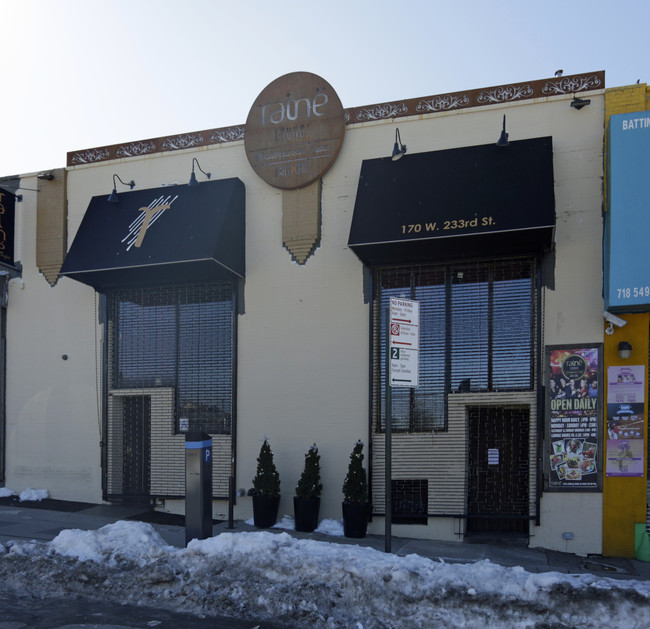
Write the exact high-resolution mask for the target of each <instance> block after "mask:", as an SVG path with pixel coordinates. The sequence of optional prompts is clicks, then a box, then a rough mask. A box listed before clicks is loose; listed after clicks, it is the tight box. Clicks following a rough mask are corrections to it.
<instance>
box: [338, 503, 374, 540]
mask: <svg viewBox="0 0 650 629" xmlns="http://www.w3.org/2000/svg"><path fill="white" fill-rule="evenodd" d="M367 529H368V503H367V502H351V503H347V502H344V503H343V533H344V535H345V536H346V537H355V538H359V537H365V536H366V530H367Z"/></svg>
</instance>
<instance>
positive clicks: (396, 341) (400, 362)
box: [384, 297, 420, 553]
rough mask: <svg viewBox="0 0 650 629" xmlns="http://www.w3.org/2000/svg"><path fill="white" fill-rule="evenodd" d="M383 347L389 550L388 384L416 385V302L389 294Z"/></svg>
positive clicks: (390, 419)
mask: <svg viewBox="0 0 650 629" xmlns="http://www.w3.org/2000/svg"><path fill="white" fill-rule="evenodd" d="M386 319H387V321H388V330H387V332H388V334H387V342H386V345H387V349H386V379H387V383H386V384H387V386H386V441H385V446H386V449H385V462H386V472H385V478H386V490H385V507H384V522H385V532H384V538H385V539H384V541H385V550H386V552H387V553H389V552H391V536H392V535H391V526H392V511H393V505H392V502H393V496H392V487H391V485H392V456H391V450H392V443H391V442H392V431H393V412H392V395H391V389H392V387H411V388H415V387H417V386H418V381H419V377H418V375H419V365H420V302H418V301H411V300H408V299H398V298H396V297H391V299H390V307H389V309H388V316H387V317H386Z"/></svg>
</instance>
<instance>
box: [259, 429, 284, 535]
mask: <svg viewBox="0 0 650 629" xmlns="http://www.w3.org/2000/svg"><path fill="white" fill-rule="evenodd" d="M279 507H280V474H279V473H278V470H277V469H276V467H275V463H274V462H273V452H272V451H271V446H270V445H269V440H268V439H267V438H266V437H265V438H264V443H263V444H262V447H261V448H260V455H259V457H257V473H256V474H255V478H253V521H254V523H255V526H257V527H258V528H261V529H267V528H269V527H271V526H273V525H274V524H275V523H276V521H277V519H278V509H279Z"/></svg>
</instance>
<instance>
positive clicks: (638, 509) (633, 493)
mask: <svg viewBox="0 0 650 629" xmlns="http://www.w3.org/2000/svg"><path fill="white" fill-rule="evenodd" d="M647 109H650V90H648V87H647V85H646V84H645V83H642V84H637V85H630V86H627V87H617V88H613V89H609V90H607V92H606V93H605V119H606V120H605V125H606V128H607V125H609V117H610V116H611V115H614V114H624V113H632V112H635V111H644V110H647ZM605 137H606V136H605ZM606 151H607V146H605V155H607V152H606ZM605 207H607V204H605ZM622 318H624V319H625V320H626V321H627V325H625V326H624V327H622V328H616V329H615V332H614V334H612V335H607V334H606V335H605V343H604V361H605V381H606V376H607V367H608V366H617V365H643V366H644V367H645V373H646V383H647V379H648V348H649V344H650V314H649V313H646V312H644V313H637V314H623V315H622ZM621 341H627V342H628V343H630V345H632V356H631V357H630V358H628V359H627V360H622V359H621V358H619V356H618V344H619V343H620V342H621ZM646 390H647V386H646ZM607 401H608V400H607V389H606V390H605V404H607ZM648 403H649V402H648V400H647V399H646V400H645V408H644V419H645V434H644V439H645V444H646V448H645V451H646V452H647V443H648ZM606 409H607V406H605V415H606ZM606 425H607V420H606V417H605V426H606ZM603 439H604V444H603V464H604V471H603V474H604V475H603V555H605V556H609V557H634V525H635V524H636V523H641V522H643V523H644V522H646V518H647V511H646V509H647V463H646V465H644V474H643V477H634V478H631V477H616V476H607V474H606V465H607V462H606V453H607V441H606V440H607V430H606V429H605V431H604V435H603Z"/></svg>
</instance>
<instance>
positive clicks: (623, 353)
mask: <svg viewBox="0 0 650 629" xmlns="http://www.w3.org/2000/svg"><path fill="white" fill-rule="evenodd" d="M630 356H632V346H631V345H630V344H629V343H628V342H627V341H621V342H620V343H619V344H618V357H619V358H622V359H623V360H625V359H627V358H629V357H630Z"/></svg>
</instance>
